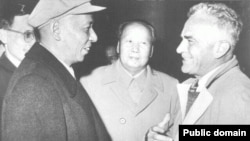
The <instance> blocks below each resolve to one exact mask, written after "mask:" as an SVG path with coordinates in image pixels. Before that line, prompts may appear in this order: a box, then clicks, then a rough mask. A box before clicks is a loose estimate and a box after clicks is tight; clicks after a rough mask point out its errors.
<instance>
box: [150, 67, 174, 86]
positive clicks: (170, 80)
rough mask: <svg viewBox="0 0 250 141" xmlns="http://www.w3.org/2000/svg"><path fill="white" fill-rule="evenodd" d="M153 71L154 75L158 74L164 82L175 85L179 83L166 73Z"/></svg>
mask: <svg viewBox="0 0 250 141" xmlns="http://www.w3.org/2000/svg"><path fill="white" fill-rule="evenodd" d="M152 71H153V74H156V75H157V76H158V77H159V78H160V79H161V80H162V81H164V82H168V83H173V84H177V83H178V80H177V79H176V78H174V77H173V76H170V75H168V74H166V73H164V72H161V71H158V70H154V69H152Z"/></svg>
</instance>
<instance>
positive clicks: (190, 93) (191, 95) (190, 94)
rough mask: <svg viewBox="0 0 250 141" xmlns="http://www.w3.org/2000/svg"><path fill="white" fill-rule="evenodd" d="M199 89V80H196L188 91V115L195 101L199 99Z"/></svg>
mask: <svg viewBox="0 0 250 141" xmlns="http://www.w3.org/2000/svg"><path fill="white" fill-rule="evenodd" d="M197 88H198V80H196V81H195V82H194V83H193V84H192V85H191V86H190V88H189V90H188V101H187V106H186V115H187V113H188V111H189V109H190V108H191V106H192V105H193V103H194V101H195V99H196V98H197V97H198V95H199V92H197V91H196V90H197Z"/></svg>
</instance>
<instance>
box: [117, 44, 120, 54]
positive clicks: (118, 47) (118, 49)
mask: <svg viewBox="0 0 250 141" xmlns="http://www.w3.org/2000/svg"><path fill="white" fill-rule="evenodd" d="M116 52H117V53H118V54H119V53H120V41H119V42H118V43H117V47H116Z"/></svg>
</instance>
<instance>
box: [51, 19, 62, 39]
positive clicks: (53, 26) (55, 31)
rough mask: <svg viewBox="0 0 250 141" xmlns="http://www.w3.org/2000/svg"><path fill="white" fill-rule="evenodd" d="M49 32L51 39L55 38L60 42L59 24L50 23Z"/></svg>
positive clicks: (56, 22) (55, 22)
mask: <svg viewBox="0 0 250 141" xmlns="http://www.w3.org/2000/svg"><path fill="white" fill-rule="evenodd" d="M51 23H52V24H51V31H52V33H53V37H54V38H55V40H57V41H60V40H61V37H60V26H59V22H58V21H56V20H53V21H52V22H51Z"/></svg>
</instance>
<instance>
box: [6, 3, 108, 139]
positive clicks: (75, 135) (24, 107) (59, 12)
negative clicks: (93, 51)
mask: <svg viewBox="0 0 250 141" xmlns="http://www.w3.org/2000/svg"><path fill="white" fill-rule="evenodd" d="M103 9H104V7H100V6H94V5H91V3H90V0H40V1H39V2H38V4H37V5H36V7H35V9H34V10H33V12H32V13H31V15H30V17H29V24H30V25H32V26H33V27H36V28H38V30H39V33H40V41H39V43H36V44H35V45H34V46H33V47H32V48H31V50H30V51H29V52H28V53H27V54H26V57H25V59H24V60H23V62H22V63H21V65H20V66H19V68H18V69H17V70H16V72H15V73H14V74H13V77H12V79H11V81H10V83H9V88H8V90H7V93H6V97H5V98H4V103H3V112H2V113H3V115H2V117H3V120H2V124H3V126H2V133H3V136H2V139H3V140H4V141H41V140H46V141H109V140H110V136H109V134H108V133H107V131H106V129H105V126H104V124H103V122H102V120H101V118H100V116H99V114H98V113H97V111H96V109H95V107H94V105H93V103H92V102H91V100H90V98H89V96H88V94H87V93H86V92H85V90H84V88H83V87H82V86H81V84H80V83H79V82H78V81H76V80H75V76H74V71H73V69H72V67H71V65H72V64H73V63H76V62H79V61H83V60H84V56H85V55H86V54H87V53H88V51H89V49H90V47H91V44H92V43H93V42H96V41H97V36H96V34H95V31H94V30H93V28H92V25H93V19H92V14H91V13H92V12H96V11H100V10H103Z"/></svg>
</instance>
